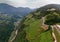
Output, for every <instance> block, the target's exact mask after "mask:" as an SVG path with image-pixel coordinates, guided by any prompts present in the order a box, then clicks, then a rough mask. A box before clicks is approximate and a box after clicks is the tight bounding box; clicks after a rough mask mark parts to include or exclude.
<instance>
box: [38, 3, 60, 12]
mask: <svg viewBox="0 0 60 42" xmlns="http://www.w3.org/2000/svg"><path fill="white" fill-rule="evenodd" d="M51 8H55V9H56V10H59V11H60V4H48V5H45V6H42V7H40V8H39V9H38V10H40V11H46V10H47V9H51Z"/></svg>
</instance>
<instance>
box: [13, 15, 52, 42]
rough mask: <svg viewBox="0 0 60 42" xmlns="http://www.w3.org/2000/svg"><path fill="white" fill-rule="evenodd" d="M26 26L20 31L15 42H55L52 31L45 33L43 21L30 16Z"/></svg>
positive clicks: (26, 20)
mask: <svg viewBox="0 0 60 42" xmlns="http://www.w3.org/2000/svg"><path fill="white" fill-rule="evenodd" d="M23 24H24V25H25V26H24V28H23V30H22V31H19V33H18V35H17V37H16V39H15V40H14V42H53V39H52V35H51V31H50V30H48V31H45V30H44V29H43V28H42V27H41V24H42V19H36V18H35V17H34V18H32V15H30V17H29V16H28V18H27V19H25V21H24V23H23Z"/></svg>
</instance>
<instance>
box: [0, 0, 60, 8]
mask: <svg viewBox="0 0 60 42" xmlns="http://www.w3.org/2000/svg"><path fill="white" fill-rule="evenodd" d="M0 3H7V4H10V5H12V6H15V7H30V8H38V7H41V6H43V5H46V4H60V0H0Z"/></svg>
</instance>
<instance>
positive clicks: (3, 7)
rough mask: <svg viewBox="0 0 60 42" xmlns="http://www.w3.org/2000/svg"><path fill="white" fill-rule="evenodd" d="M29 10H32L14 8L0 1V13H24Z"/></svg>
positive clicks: (29, 10)
mask: <svg viewBox="0 0 60 42" xmlns="http://www.w3.org/2000/svg"><path fill="white" fill-rule="evenodd" d="M31 11H32V10H31V9H30V8H23V7H19V8H16V7H13V6H11V5H8V4H5V3H0V13H6V14H18V15H26V14H27V13H29V12H31Z"/></svg>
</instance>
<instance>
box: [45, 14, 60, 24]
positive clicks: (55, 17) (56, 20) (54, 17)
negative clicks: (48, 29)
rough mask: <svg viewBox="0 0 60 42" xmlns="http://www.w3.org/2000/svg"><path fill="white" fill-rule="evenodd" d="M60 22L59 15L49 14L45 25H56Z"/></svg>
mask: <svg viewBox="0 0 60 42" xmlns="http://www.w3.org/2000/svg"><path fill="white" fill-rule="evenodd" d="M59 22H60V15H59V14H49V15H47V16H46V20H45V24H47V25H54V24H57V23H59Z"/></svg>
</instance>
